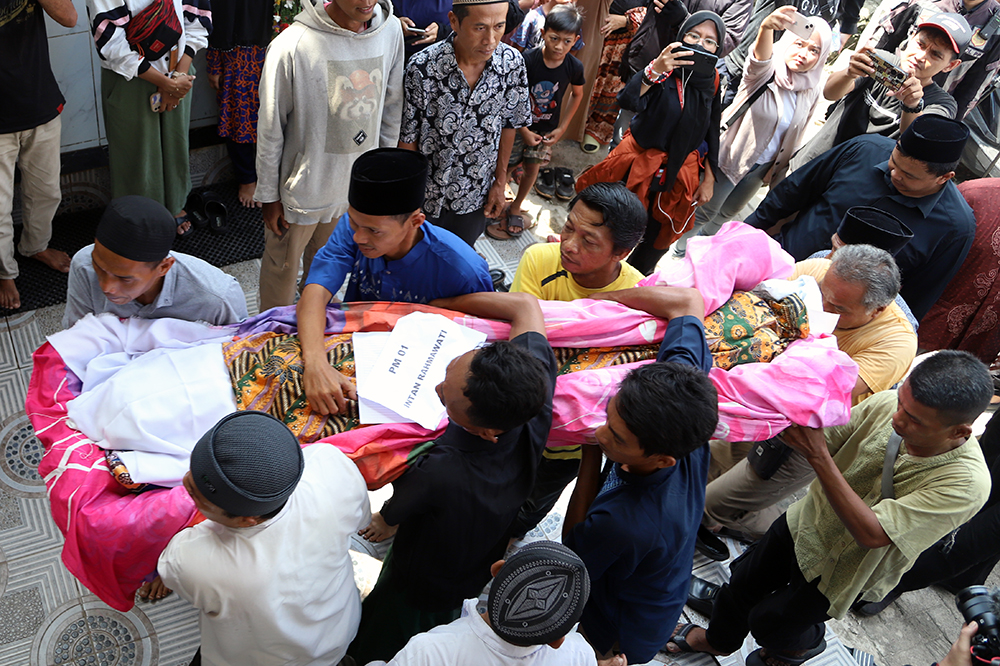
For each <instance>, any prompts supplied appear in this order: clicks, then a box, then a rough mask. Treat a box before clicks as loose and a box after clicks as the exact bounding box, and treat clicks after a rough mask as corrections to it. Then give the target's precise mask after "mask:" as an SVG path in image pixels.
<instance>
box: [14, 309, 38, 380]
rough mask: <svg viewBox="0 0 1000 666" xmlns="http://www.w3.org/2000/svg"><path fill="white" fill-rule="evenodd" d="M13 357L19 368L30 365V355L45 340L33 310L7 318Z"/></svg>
mask: <svg viewBox="0 0 1000 666" xmlns="http://www.w3.org/2000/svg"><path fill="white" fill-rule="evenodd" d="M7 327H8V328H9V330H10V337H11V341H12V342H13V345H14V358H15V360H16V361H17V365H18V367H20V368H28V367H31V355H32V354H33V353H34V352H35V350H36V349H38V347H39V346H40V345H41V344H42V343H43V342H45V335H44V334H43V333H42V329H41V326H40V325H39V322H38V320H37V318H36V317H35V313H34V312H25V313H23V314H20V315H16V316H13V317H8V318H7Z"/></svg>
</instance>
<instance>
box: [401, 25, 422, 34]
mask: <svg viewBox="0 0 1000 666" xmlns="http://www.w3.org/2000/svg"><path fill="white" fill-rule="evenodd" d="M406 31H407V32H414V33H416V34H418V35H424V34H427V28H411V27H409V26H407V28H406Z"/></svg>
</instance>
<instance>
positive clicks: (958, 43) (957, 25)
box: [917, 12, 972, 55]
mask: <svg viewBox="0 0 1000 666" xmlns="http://www.w3.org/2000/svg"><path fill="white" fill-rule="evenodd" d="M921 28H937V29H938V30H941V31H942V32H944V33H945V34H946V35H948V39H950V40H951V47H952V49H954V50H955V53H957V54H958V55H962V52H963V51H965V47H966V46H968V45H969V42H970V41H971V40H972V28H970V27H969V22H968V21H966V20H965V17H964V16H961V15H959V14H953V13H951V12H940V13H937V14H934V15H933V16H931V17H929V18H927V20H925V21H922V22H921V23H918V24H917V30H920V29H921Z"/></svg>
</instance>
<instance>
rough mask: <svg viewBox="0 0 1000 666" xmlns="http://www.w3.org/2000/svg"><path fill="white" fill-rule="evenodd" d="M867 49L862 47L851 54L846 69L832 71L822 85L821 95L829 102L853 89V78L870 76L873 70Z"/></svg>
mask: <svg viewBox="0 0 1000 666" xmlns="http://www.w3.org/2000/svg"><path fill="white" fill-rule="evenodd" d="M868 51H869V49H867V48H863V49H861V50H859V51H858V52H856V53H854V54H853V55H852V56H851V59H850V61H849V62H848V65H847V69H841V70H839V71H836V72H832V73H831V74H830V76H829V78H827V80H826V85H825V86H824V87H823V97H825V98H827V99H828V100H830V101H831V102H833V101H836V100H838V99H840V98H841V97H843V96H844V95H846V94H847V93H849V92H851V91H852V90H854V80H855V79H857V78H858V77H859V76H871V75H872V73H873V72H874V71H875V70H874V69H873V68H872V61H871V58H869V57H868Z"/></svg>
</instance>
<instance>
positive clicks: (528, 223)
mask: <svg viewBox="0 0 1000 666" xmlns="http://www.w3.org/2000/svg"><path fill="white" fill-rule="evenodd" d="M536 226H537V222H535V220H534V219H532V217H531V216H530V215H528V214H527V213H523V214H521V215H510V214H508V215H507V229H506V232H507V233H508V234H510V235H511V236H512V237H513V238H517V237H518V236H520V235H521V234H523V233H524V232H525V231H529V230H531V229H534V228H535V227H536ZM511 227H513V228H514V229H518V231H514V229H512V228H511Z"/></svg>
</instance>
